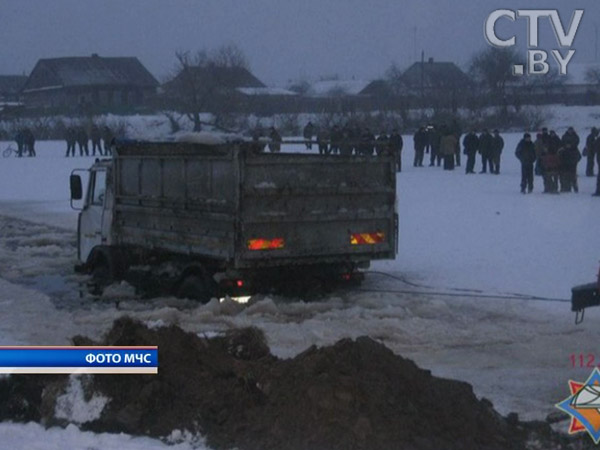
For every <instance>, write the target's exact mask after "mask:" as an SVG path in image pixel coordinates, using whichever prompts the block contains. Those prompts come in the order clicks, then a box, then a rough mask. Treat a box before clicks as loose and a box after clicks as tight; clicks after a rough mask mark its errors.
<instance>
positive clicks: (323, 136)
mask: <svg viewBox="0 0 600 450" xmlns="http://www.w3.org/2000/svg"><path fill="white" fill-rule="evenodd" d="M317 145H318V146H319V155H329V133H328V132H327V129H326V128H325V127H320V128H319V131H317Z"/></svg>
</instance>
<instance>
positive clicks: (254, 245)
mask: <svg viewBox="0 0 600 450" xmlns="http://www.w3.org/2000/svg"><path fill="white" fill-rule="evenodd" d="M283 247H285V241H284V240H283V238H273V239H263V238H258V239H250V240H249V241H248V249H249V250H274V249H278V248H283Z"/></svg>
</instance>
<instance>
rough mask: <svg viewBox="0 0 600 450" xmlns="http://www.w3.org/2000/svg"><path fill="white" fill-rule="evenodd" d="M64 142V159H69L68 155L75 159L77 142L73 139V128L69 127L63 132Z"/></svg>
mask: <svg viewBox="0 0 600 450" xmlns="http://www.w3.org/2000/svg"><path fill="white" fill-rule="evenodd" d="M65 141H67V154H66V155H65V157H66V158H68V157H69V153H70V154H71V156H72V157H75V142H76V141H77V139H76V137H75V130H74V129H73V127H69V128H67V129H66V130H65Z"/></svg>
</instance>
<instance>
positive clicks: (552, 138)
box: [542, 130, 562, 153]
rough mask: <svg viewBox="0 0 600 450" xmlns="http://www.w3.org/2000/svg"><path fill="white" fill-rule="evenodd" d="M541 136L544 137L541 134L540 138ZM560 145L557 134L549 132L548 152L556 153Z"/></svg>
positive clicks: (552, 131)
mask: <svg viewBox="0 0 600 450" xmlns="http://www.w3.org/2000/svg"><path fill="white" fill-rule="evenodd" d="M543 136H544V134H543V133H542V137H543ZM561 145H562V142H561V140H560V138H559V137H558V134H556V131H554V130H550V134H549V135H548V150H549V151H552V152H554V153H558V151H559V150H560V147H561Z"/></svg>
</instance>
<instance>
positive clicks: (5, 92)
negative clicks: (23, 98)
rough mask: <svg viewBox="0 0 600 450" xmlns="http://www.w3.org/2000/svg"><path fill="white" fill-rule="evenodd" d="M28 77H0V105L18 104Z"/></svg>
mask: <svg viewBox="0 0 600 450" xmlns="http://www.w3.org/2000/svg"><path fill="white" fill-rule="evenodd" d="M26 81H27V76H26V75H0V103H17V102H19V100H20V92H21V89H22V88H23V85H24V84H25V82H26Z"/></svg>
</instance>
